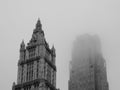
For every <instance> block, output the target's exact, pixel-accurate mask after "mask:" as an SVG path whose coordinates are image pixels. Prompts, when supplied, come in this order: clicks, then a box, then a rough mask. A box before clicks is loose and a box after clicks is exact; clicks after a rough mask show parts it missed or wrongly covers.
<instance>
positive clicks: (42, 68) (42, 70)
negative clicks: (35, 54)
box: [38, 58, 45, 78]
mask: <svg viewBox="0 0 120 90" xmlns="http://www.w3.org/2000/svg"><path fill="white" fill-rule="evenodd" d="M44 63H45V61H44V59H43V58H41V59H40V61H39V70H38V71H39V74H38V77H39V78H44Z"/></svg>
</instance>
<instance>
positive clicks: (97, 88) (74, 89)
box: [68, 35, 109, 90]
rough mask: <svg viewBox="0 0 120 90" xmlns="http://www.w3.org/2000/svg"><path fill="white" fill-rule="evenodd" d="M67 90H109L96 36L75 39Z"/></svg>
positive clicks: (104, 64) (103, 60)
mask: <svg viewBox="0 0 120 90" xmlns="http://www.w3.org/2000/svg"><path fill="white" fill-rule="evenodd" d="M68 88H69V90H109V87H108V81H107V72H106V62H105V59H104V58H103V56H102V53H101V46H100V40H99V38H98V36H91V35H83V36H80V37H78V38H77V39H76V41H75V42H74V47H73V51H72V60H71V62H70V79H69V87H68Z"/></svg>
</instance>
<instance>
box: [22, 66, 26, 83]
mask: <svg viewBox="0 0 120 90" xmlns="http://www.w3.org/2000/svg"><path fill="white" fill-rule="evenodd" d="M26 77H27V64H25V65H24V69H23V82H26Z"/></svg>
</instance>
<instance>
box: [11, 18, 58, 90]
mask: <svg viewBox="0 0 120 90" xmlns="http://www.w3.org/2000/svg"><path fill="white" fill-rule="evenodd" d="M55 58H56V53H55V48H54V46H53V47H52V48H49V45H48V43H47V42H46V40H45V37H44V31H43V30H42V25H41V22H40V20H39V19H38V21H37V24H36V27H35V29H34V30H33V34H32V38H31V39H30V41H29V43H27V46H25V43H24V41H22V43H21V45H20V57H19V61H18V75H17V83H13V86H12V90H56V65H55Z"/></svg>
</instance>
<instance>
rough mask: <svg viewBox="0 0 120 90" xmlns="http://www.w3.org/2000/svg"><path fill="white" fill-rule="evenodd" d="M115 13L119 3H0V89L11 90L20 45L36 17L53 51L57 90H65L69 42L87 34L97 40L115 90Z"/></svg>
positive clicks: (119, 48) (119, 26)
mask: <svg viewBox="0 0 120 90" xmlns="http://www.w3.org/2000/svg"><path fill="white" fill-rule="evenodd" d="M119 9H120V0H98V1H96V0H49V1H48V0H19V1H18V0H0V74H1V75H0V89H1V90H11V87H12V83H13V81H16V80H17V62H18V59H19V48H20V43H21V41H22V39H24V41H25V43H28V41H29V40H30V38H31V35H32V32H33V29H34V28H35V24H36V22H37V19H38V17H39V18H40V20H41V23H42V27H43V30H44V32H45V37H46V40H47V41H48V43H49V45H50V47H51V46H52V45H53V44H54V46H55V49H56V64H57V87H58V88H60V89H61V90H67V89H68V79H69V61H70V60H72V57H71V55H72V52H71V50H72V47H73V42H74V40H75V39H76V38H77V36H79V35H83V34H85V33H88V34H92V35H94V34H97V35H98V36H99V37H100V39H101V46H102V50H101V51H102V53H103V56H104V58H105V60H106V64H107V73H108V74H107V75H108V82H109V86H110V90H119V89H120V87H119V83H120V78H119V76H120V70H119V68H120V64H119V63H120V55H119V54H120V10H119Z"/></svg>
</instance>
